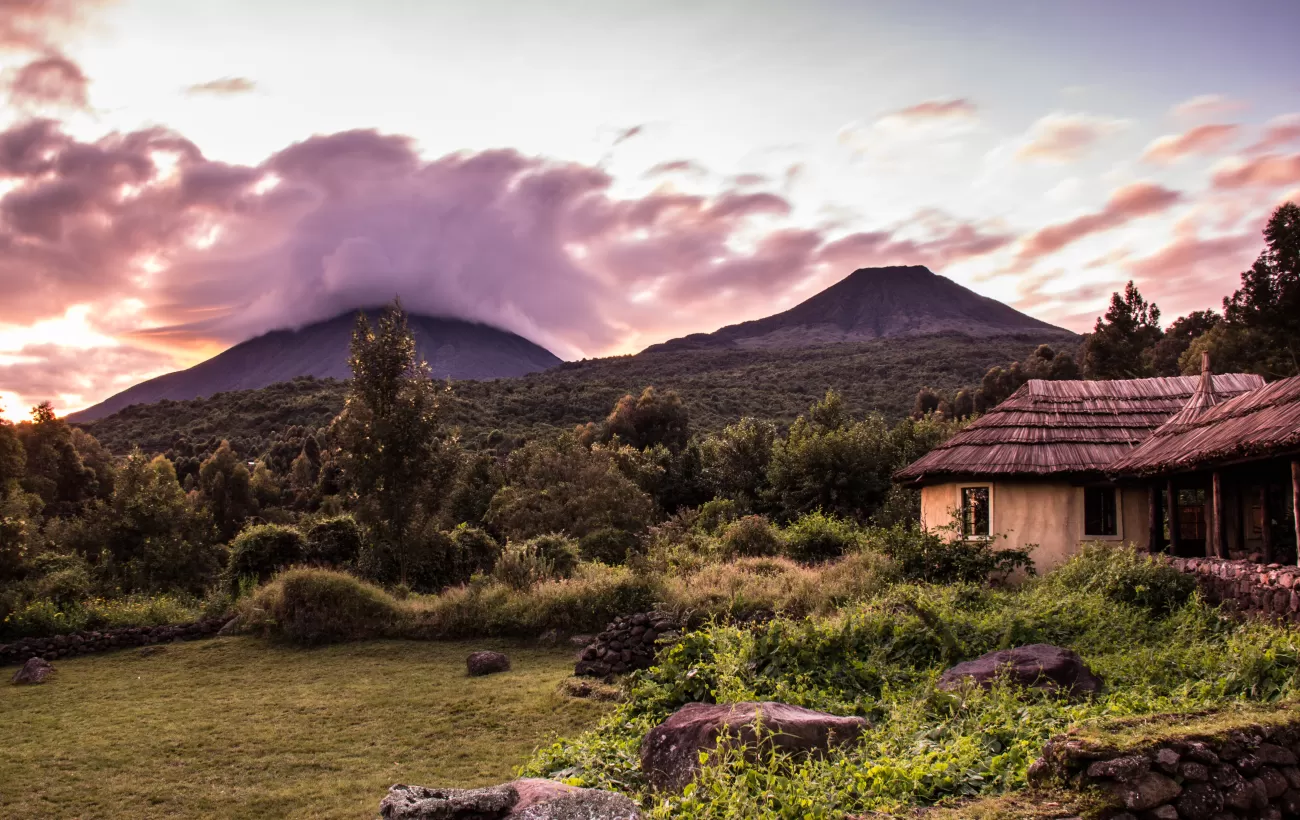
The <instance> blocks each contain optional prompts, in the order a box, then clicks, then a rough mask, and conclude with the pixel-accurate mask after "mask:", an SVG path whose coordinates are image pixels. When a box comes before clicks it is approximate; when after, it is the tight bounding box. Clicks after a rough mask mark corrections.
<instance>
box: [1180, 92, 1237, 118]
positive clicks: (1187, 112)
mask: <svg viewBox="0 0 1300 820" xmlns="http://www.w3.org/2000/svg"><path fill="white" fill-rule="evenodd" d="M1249 107H1250V106H1248V105H1247V104H1246V103H1245V102H1243V101H1241V100H1234V99H1232V98H1231V97H1225V96H1224V95H1222V94H1201V95H1200V96H1197V97H1192V98H1191V99H1188V100H1183V101H1182V102H1180V103H1178V104H1177V105H1175V106H1174V107H1173V108H1171V109H1170V110H1169V113H1171V114H1173V115H1174V116H1175V117H1182V118H1185V119H1195V118H1197V117H1221V116H1223V115H1224V114H1233V113H1236V112H1238V111H1243V110H1245V109H1246V108H1249Z"/></svg>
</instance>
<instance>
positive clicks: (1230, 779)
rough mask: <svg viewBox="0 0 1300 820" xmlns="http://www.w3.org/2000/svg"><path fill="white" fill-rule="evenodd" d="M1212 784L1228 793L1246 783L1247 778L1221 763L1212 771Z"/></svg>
mask: <svg viewBox="0 0 1300 820" xmlns="http://www.w3.org/2000/svg"><path fill="white" fill-rule="evenodd" d="M1210 782H1211V783H1213V784H1214V785H1216V786H1218V787H1219V788H1220V789H1223V790H1225V791H1226V790H1228V789H1231V788H1235V787H1236V786H1238V785H1239V784H1241V783H1243V782H1245V778H1244V777H1242V776H1241V772H1239V771H1237V770H1236V769H1235V768H1234V767H1232V766H1229V765H1227V764H1226V763H1221V764H1219V765H1218V766H1215V767H1214V768H1212V769H1210Z"/></svg>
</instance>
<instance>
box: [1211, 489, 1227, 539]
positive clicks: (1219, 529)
mask: <svg viewBox="0 0 1300 820" xmlns="http://www.w3.org/2000/svg"><path fill="white" fill-rule="evenodd" d="M1211 479H1212V486H1213V490H1212V492H1213V498H1212V499H1211V503H1212V504H1213V505H1214V520H1213V521H1212V522H1210V524H1211V526H1212V527H1213V529H1212V530H1210V543H1211V544H1212V545H1213V546H1212V548H1211V552H1212V553H1213V555H1214V557H1215V558H1227V557H1228V539H1227V533H1228V531H1227V528H1226V527H1225V526H1224V523H1225V522H1224V519H1223V474H1222V473H1220V472H1219V471H1218V470H1215V471H1214V473H1213V475H1212V476H1211Z"/></svg>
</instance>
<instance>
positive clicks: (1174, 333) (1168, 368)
mask: <svg viewBox="0 0 1300 820" xmlns="http://www.w3.org/2000/svg"><path fill="white" fill-rule="evenodd" d="M1222 321H1223V317H1221V316H1220V315H1219V314H1217V313H1215V312H1214V311H1212V310H1195V311H1192V312H1191V313H1189V314H1187V315H1186V316H1180V317H1178V318H1177V319H1175V320H1174V321H1173V324H1171V325H1169V328H1168V329H1167V330H1166V331H1165V335H1164V337H1163V338H1161V339H1160V341H1158V342H1156V344H1155V346H1154V347H1153V348H1151V369H1152V371H1153V375H1156V376H1177V375H1179V374H1180V373H1181V372H1182V368H1181V366H1180V365H1179V363H1178V362H1179V359H1181V358H1182V356H1183V354H1184V353H1186V352H1187V348H1188V347H1190V346H1191V344H1192V342H1193V341H1195V340H1196V339H1197V338H1198V337H1200V336H1202V335H1204V334H1206V333H1208V332H1209V331H1211V330H1213V329H1214V328H1215V327H1217V326H1218V325H1219V323H1220V322H1222ZM1200 366H1201V363H1200V357H1199V356H1198V357H1197V362H1196V367H1197V368H1198V370H1199V368H1200Z"/></svg>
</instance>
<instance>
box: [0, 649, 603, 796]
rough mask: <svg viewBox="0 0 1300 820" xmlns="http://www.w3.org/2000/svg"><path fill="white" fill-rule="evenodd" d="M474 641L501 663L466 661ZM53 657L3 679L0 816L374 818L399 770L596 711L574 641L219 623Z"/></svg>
mask: <svg viewBox="0 0 1300 820" xmlns="http://www.w3.org/2000/svg"><path fill="white" fill-rule="evenodd" d="M479 649H498V650H501V651H505V652H506V653H507V654H508V655H510V659H511V662H512V664H513V668H512V670H511V671H510V672H506V673H504V674H499V675H492V676H488V677H483V678H469V677H467V676H466V674H465V657H466V656H467V655H469V653H471V652H473V651H476V650H479ZM55 667H56V668H57V670H58V672H57V674H56V676H55V678H54V679H53V680H52V681H51V682H50V683H47V684H45V685H42V686H9V685H7V680H6V685H3V686H0V715H3V719H0V815H3V816H5V817H77V818H91V817H106V818H117V817H169V818H170V817H196V818H197V817H214V816H215V817H231V818H241V817H247V818H266V817H304V818H305V817H311V818H317V817H322V818H373V817H374V816H375V815H376V814H377V811H378V807H379V800H380V799H381V798H382V797H383V796H384V794H385V793H386V791H387V789H388V787H389V786H390V785H392V784H394V783H418V784H420V785H437V786H479V785H486V784H490V783H499V782H502V781H504V780H507V779H509V778H510V777H511V776H512V774H513V770H514V768H515V767H516V766H518V765H520V764H521V763H523V762H524V761H525V760H526V759H527V758H528V756H529V755H530V754H531V753H532V751H533V750H534V749H535V748H536V747H537V746H539V745H541V744H543V743H546V742H549V741H550V740H552V739H553V738H554V736H555V735H557V734H562V735H567V736H573V735H574V734H576V733H578V732H581V731H583V730H585V729H587V728H590V727H591V726H593V725H594V724H595V723H596V722H597V721H598V720H599V718H600V716H601V715H602V714H603V713H604V712H605V711H606V710H607V707H606V706H605V705H602V704H597V703H594V702H589V701H582V700H575V699H572V698H567V697H565V696H563V695H560V694H558V693H557V692H556V686H557V685H558V684H559V682H560V681H561V680H562V679H564V678H565V677H567V676H568V675H570V674H572V671H573V653H572V651H571V650H568V649H567V648H560V649H539V648H523V647H520V646H514V645H509V644H502V643H500V642H493V641H478V642H473V643H468V642H465V643H462V642H456V643H419V642H412V641H371V642H367V643H360V644H348V645H341V646H332V647H325V648H321V649H311V650H302V649H291V648H284V647H279V646H273V645H268V644H265V643H262V642H261V641H258V640H256V639H253V638H218V639H215V640H207V641H198V642H195V643H188V644H172V645H169V646H167V647H166V651H164V652H161V653H159V654H156V655H153V656H149V657H144V656H142V655H141V654H140V652H139V651H138V650H127V651H122V652H116V653H112V654H108V655H100V656H88V657H83V658H76V659H69V660H61V661H58V662H56V663H55ZM12 673H13V668H10V667H7V668H6V669H5V672H4V674H5V677H6V678H7V677H8V675H11V674H12Z"/></svg>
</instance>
